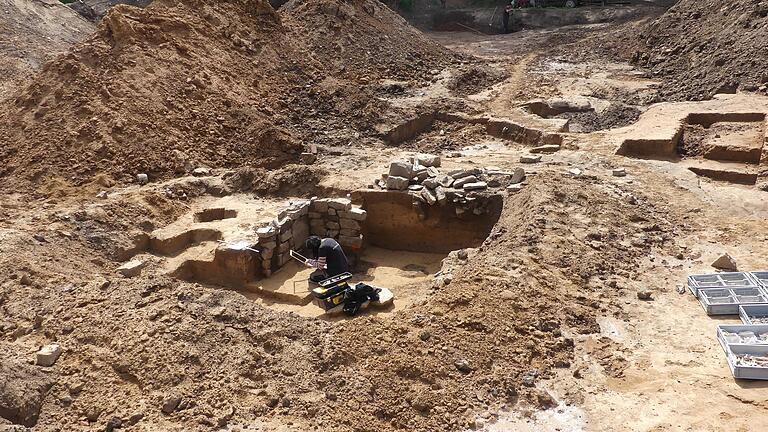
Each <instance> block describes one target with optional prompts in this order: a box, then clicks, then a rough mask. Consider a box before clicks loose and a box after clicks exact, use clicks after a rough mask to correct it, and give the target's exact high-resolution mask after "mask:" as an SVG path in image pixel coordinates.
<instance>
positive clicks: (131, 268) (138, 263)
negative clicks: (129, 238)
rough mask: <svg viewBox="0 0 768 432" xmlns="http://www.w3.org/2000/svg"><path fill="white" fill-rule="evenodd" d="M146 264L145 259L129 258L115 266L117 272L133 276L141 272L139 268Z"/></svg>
mask: <svg viewBox="0 0 768 432" xmlns="http://www.w3.org/2000/svg"><path fill="white" fill-rule="evenodd" d="M146 266H147V262H146V261H142V260H131V261H128V262H126V263H123V265H121V266H120V267H118V268H117V272H118V273H120V274H122V275H123V276H125V277H134V276H138V275H140V274H141V270H142V269H143V268H144V267H146Z"/></svg>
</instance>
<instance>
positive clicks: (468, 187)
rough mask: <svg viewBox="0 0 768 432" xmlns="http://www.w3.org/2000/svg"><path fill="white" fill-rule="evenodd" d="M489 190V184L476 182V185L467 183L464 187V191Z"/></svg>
mask: <svg viewBox="0 0 768 432" xmlns="http://www.w3.org/2000/svg"><path fill="white" fill-rule="evenodd" d="M487 188H488V183H486V182H482V181H481V182H474V183H467V184H465V185H464V190H467V191H472V190H483V189H487Z"/></svg>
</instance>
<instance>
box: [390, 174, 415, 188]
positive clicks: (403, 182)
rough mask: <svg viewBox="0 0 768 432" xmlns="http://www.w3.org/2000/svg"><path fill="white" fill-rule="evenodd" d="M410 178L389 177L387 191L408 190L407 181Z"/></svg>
mask: <svg viewBox="0 0 768 432" xmlns="http://www.w3.org/2000/svg"><path fill="white" fill-rule="evenodd" d="M409 178H410V177H400V176H389V177H387V189H392V190H405V189H407V188H408V179H409Z"/></svg>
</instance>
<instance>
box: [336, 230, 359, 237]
mask: <svg viewBox="0 0 768 432" xmlns="http://www.w3.org/2000/svg"><path fill="white" fill-rule="evenodd" d="M339 235H342V236H347V237H357V236H359V235H360V230H356V229H346V228H342V229H341V230H339Z"/></svg>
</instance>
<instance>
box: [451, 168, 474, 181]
mask: <svg viewBox="0 0 768 432" xmlns="http://www.w3.org/2000/svg"><path fill="white" fill-rule="evenodd" d="M478 174H480V168H470V169H458V170H453V171H450V172H449V173H448V175H450V176H451V177H453V178H454V179H460V178H464V177H469V176H476V175H478Z"/></svg>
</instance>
